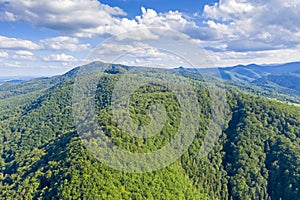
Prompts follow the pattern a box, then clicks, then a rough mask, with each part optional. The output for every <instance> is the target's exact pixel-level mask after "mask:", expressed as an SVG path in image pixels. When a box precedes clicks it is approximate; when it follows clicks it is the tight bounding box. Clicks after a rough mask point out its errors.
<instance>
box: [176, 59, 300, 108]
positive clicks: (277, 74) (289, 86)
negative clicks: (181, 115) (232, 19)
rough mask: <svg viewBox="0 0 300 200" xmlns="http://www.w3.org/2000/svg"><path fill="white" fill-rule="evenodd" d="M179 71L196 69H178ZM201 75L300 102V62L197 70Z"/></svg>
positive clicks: (270, 95)
mask: <svg viewBox="0 0 300 200" xmlns="http://www.w3.org/2000/svg"><path fill="white" fill-rule="evenodd" d="M175 70H178V71H193V72H194V71H195V69H187V68H182V67H179V68H176V69H175ZM197 71H198V72H199V73H200V74H201V75H212V76H217V77H222V79H223V80H226V82H227V83H228V84H231V85H234V86H238V87H240V88H241V89H246V90H248V91H251V92H254V93H256V94H259V95H263V96H268V97H272V98H277V99H278V100H283V101H289V102H290V101H291V102H297V103H299V101H300V62H293V63H286V64H278V65H256V64H250V65H237V66H233V67H219V68H218V70H215V69H211V68H207V69H197ZM218 73H219V74H218Z"/></svg>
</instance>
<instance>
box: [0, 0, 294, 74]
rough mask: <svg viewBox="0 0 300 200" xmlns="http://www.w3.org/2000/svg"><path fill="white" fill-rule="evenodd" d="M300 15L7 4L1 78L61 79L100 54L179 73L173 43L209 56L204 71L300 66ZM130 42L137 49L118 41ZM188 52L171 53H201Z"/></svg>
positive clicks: (81, 1)
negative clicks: (297, 63) (243, 66)
mask: <svg viewBox="0 0 300 200" xmlns="http://www.w3.org/2000/svg"><path fill="white" fill-rule="evenodd" d="M299 13H300V2H299V0H287V1H282V0H264V1H262V0H215V1H200V0H198V1H195V0H186V1H182V0H175V1H170V0H168V1H167V0H102V1H97V0H64V1H61V0H52V1H49V0H26V1H25V0H24V1H19V0H0V70H1V72H2V73H1V75H0V76H13V75H16V76H20V75H33V76H51V75H56V74H61V73H64V72H66V71H68V70H70V69H72V68H73V67H76V66H78V65H81V64H84V63H86V62H87V61H89V58H90V57H89V55H90V54H91V53H94V52H96V51H97V52H99V53H101V56H100V57H101V59H102V60H104V61H111V59H106V58H108V57H109V56H111V55H114V56H116V55H117V54H120V55H123V54H124V53H126V52H127V51H128V49H130V51H132V52H134V53H131V54H130V56H127V57H123V58H122V59H119V61H120V62H121V61H122V62H123V63H124V64H132V65H143V63H148V64H149V63H151V62H154V61H155V62H157V63H170V67H176V65H178V64H179V63H180V62H172V61H174V60H176V59H179V57H178V56H177V57H176V56H175V57H174V56H173V57H172V56H166V54H165V53H164V52H161V51H160V50H159V49H161V48H163V47H164V48H168V45H167V42H166V41H168V42H172V40H168V39H171V38H172V39H174V38H176V40H175V39H174V40H173V42H174V43H176V42H177V41H178V40H181V41H183V40H184V41H185V42H187V43H189V42H192V43H194V44H197V45H198V46H199V47H200V48H202V49H204V51H205V52H206V54H205V55H208V56H209V57H210V59H211V60H212V62H211V63H213V64H211V63H210V64H209V63H206V64H205V63H204V62H202V63H201V62H199V63H198V62H197V64H199V67H213V66H232V65H237V64H250V63H257V64H273V63H285V62H293V61H299V57H300V23H299V21H300V16H299ZM149 27H150V28H151V27H156V28H157V27H158V28H159V27H162V28H163V29H170V30H172V33H171V32H169V34H168V36H166V35H167V34H166V33H167V31H154V30H152V29H149V30H147V29H148V28H149ZM173 33H174V35H173ZM129 34H130V36H132V35H134V37H131V38H130V42H128V41H127V42H126V43H122V42H120V40H119V39H116V37H119V36H123V37H126V38H127V37H128V36H129ZM178 34H180V36H179V35H178ZM175 35H176V37H175ZM111 37H113V38H114V39H112V40H109V38H111ZM166 37H169V38H166ZM178 38H181V39H178ZM183 38H184V39H183ZM107 39H108V40H107ZM112 41H113V44H109V42H112ZM148 42H149V43H148ZM162 43H165V44H162ZM179 43H180V42H179ZM99 44H100V46H99ZM181 44H183V43H181ZM187 46H189V45H187ZM96 47H97V48H96ZM183 47H184V46H183V45H181V47H180V46H178V47H176V45H173V46H172V47H170V46H169V48H172V50H174V51H176V50H177V52H183V50H185V51H186V52H189V51H190V52H191V51H193V49H183ZM176 48H178V49H176ZM180 48H181V49H180ZM199 53H201V52H199ZM202 53H203V52H202ZM189 56H190V59H191V60H197V59H198V58H199V57H201V56H199V54H196V53H194V54H190V55H189ZM192 56H194V57H192ZM125 58H126V59H129V60H126V59H125Z"/></svg>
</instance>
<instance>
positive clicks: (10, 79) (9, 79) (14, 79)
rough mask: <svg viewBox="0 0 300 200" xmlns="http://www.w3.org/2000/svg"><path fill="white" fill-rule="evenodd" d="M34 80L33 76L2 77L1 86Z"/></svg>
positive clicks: (0, 78)
mask: <svg viewBox="0 0 300 200" xmlns="http://www.w3.org/2000/svg"><path fill="white" fill-rule="evenodd" d="M33 78H34V77H33V76H32V77H31V76H2V77H0V85H2V84H4V83H20V82H23V81H28V80H31V79H33Z"/></svg>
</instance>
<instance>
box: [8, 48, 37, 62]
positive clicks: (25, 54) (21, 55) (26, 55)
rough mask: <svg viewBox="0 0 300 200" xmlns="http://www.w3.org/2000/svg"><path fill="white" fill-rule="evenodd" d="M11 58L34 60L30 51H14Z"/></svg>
mask: <svg viewBox="0 0 300 200" xmlns="http://www.w3.org/2000/svg"><path fill="white" fill-rule="evenodd" d="M12 58H13V59H17V60H35V56H34V54H33V53H32V52H31V51H24V50H20V51H16V53H15V55H13V56H12Z"/></svg>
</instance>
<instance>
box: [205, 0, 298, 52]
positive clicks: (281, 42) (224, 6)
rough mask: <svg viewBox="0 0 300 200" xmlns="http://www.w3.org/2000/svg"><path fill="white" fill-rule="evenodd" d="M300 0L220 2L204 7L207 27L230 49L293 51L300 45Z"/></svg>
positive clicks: (230, 0)
mask: <svg viewBox="0 0 300 200" xmlns="http://www.w3.org/2000/svg"><path fill="white" fill-rule="evenodd" d="M299 12H300V1H292V0H287V1H281V0H266V1H260V0H248V1H245V0H220V1H219V2H218V3H215V4H214V5H212V6H209V5H206V6H205V7H204V12H203V15H204V17H205V18H206V19H207V20H206V23H207V25H208V27H210V28H214V29H215V30H216V31H217V33H218V35H221V36H222V39H221V40H220V41H221V42H224V43H228V50H233V51H259V50H272V49H273V50H274V49H282V48H293V47H295V46H297V45H298V44H299V43H300V34H299V33H300V24H299V21H300V15H299V14H298V13H299Z"/></svg>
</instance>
